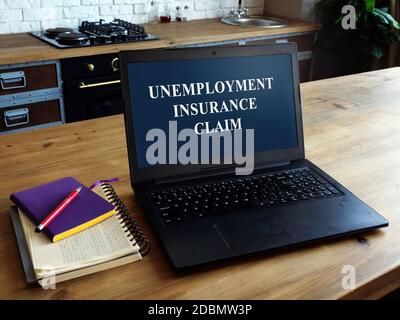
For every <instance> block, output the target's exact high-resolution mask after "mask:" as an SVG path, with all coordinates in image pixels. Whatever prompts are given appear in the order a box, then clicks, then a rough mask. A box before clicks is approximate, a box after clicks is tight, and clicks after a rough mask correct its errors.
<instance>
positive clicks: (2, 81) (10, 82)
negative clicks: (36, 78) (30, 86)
mask: <svg viewBox="0 0 400 320" xmlns="http://www.w3.org/2000/svg"><path fill="white" fill-rule="evenodd" d="M0 85H1V88H2V89H3V90H12V89H19V88H25V87H26V77H25V73H24V72H23V71H15V72H7V73H0Z"/></svg>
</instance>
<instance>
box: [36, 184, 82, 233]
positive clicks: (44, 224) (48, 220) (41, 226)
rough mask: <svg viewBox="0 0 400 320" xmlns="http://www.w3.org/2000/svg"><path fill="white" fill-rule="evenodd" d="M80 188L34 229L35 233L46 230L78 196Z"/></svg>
mask: <svg viewBox="0 0 400 320" xmlns="http://www.w3.org/2000/svg"><path fill="white" fill-rule="evenodd" d="M81 190H82V187H79V188H76V189H74V190H73V191H72V192H71V193H70V194H69V195H68V196H67V197H66V198H65V199H64V200H63V201H61V203H60V204H59V205H58V206H57V207H56V208H55V209H54V210H53V211H52V212H51V213H50V214H49V215H48V216H47V217H46V218H44V220H43V221H42V222H41V223H40V224H39V225H38V226H37V227H36V229H35V232H40V231H42V230H43V229H44V228H46V227H47V226H48V225H49V224H50V223H51V222H52V221H53V220H54V219H55V218H56V217H57V216H58V215H59V214H60V213H61V212H62V211H63V210H64V209H65V208H66V207H67V206H68V205H69V204H70V203H71V202H72V201H74V199H75V198H76V197H77V196H78V194H79V192H80V191H81Z"/></svg>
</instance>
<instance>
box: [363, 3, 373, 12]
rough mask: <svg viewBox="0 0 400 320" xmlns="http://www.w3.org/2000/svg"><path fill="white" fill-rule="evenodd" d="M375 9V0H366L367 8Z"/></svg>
mask: <svg viewBox="0 0 400 320" xmlns="http://www.w3.org/2000/svg"><path fill="white" fill-rule="evenodd" d="M374 9H375V0H365V10H367V11H368V12H372V11H373V10H374Z"/></svg>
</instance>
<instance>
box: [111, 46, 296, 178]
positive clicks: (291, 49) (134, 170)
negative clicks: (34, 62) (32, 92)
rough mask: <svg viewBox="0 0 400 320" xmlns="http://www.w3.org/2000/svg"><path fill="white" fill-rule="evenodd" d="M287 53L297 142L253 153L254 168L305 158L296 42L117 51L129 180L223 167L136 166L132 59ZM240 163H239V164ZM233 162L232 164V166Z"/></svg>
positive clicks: (211, 57)
mask: <svg viewBox="0 0 400 320" xmlns="http://www.w3.org/2000/svg"><path fill="white" fill-rule="evenodd" d="M281 54H289V55H290V56H291V61H292V70H293V96H294V100H295V101H294V103H295V115H296V127H297V140H298V146H297V147H296V148H291V149H282V150H272V151H263V152H257V153H255V155H254V157H255V159H254V160H255V168H257V167H261V166H262V167H265V165H267V164H268V163H274V162H279V161H293V160H298V159H304V137H303V123H302V115H301V100H300V81H299V70H298V62H297V46H296V44H295V43H284V44H267V45H256V46H236V47H201V48H179V49H178V48H171V49H168V48H167V49H151V50H130V51H121V52H120V53H119V60H120V70H121V80H122V89H123V90H122V91H123V97H124V108H125V112H124V118H125V131H126V142H127V146H128V157H129V168H130V176H131V182H132V183H142V182H148V181H151V180H155V179H165V178H174V177H179V176H182V175H183V176H185V175H193V174H200V173H201V172H202V171H203V170H205V169H207V170H208V169H214V168H215V169H216V170H217V169H218V168H221V169H223V168H225V167H226V166H225V165H223V164H220V165H215V164H214V165H213V164H209V165H200V164H198V165H181V164H177V165H155V166H150V167H146V168H140V167H138V163H137V158H136V151H137V150H136V147H135V128H134V121H133V117H134V115H133V108H132V100H131V88H130V82H129V75H128V64H129V63H135V62H155V61H173V60H194V59H213V58H223V57H244V56H270V55H281ZM238 167H240V165H238ZM234 168H235V167H234V166H233V167H231V169H232V170H234Z"/></svg>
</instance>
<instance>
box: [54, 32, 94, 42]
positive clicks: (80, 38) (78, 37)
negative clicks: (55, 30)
mask: <svg viewBox="0 0 400 320" xmlns="http://www.w3.org/2000/svg"><path fill="white" fill-rule="evenodd" d="M55 39H56V41H57V42H58V43H61V44H65V45H81V44H85V43H86V42H88V41H89V37H88V36H87V35H86V34H84V33H81V32H76V31H71V32H63V33H60V34H58V36H57V37H56V38H55Z"/></svg>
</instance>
